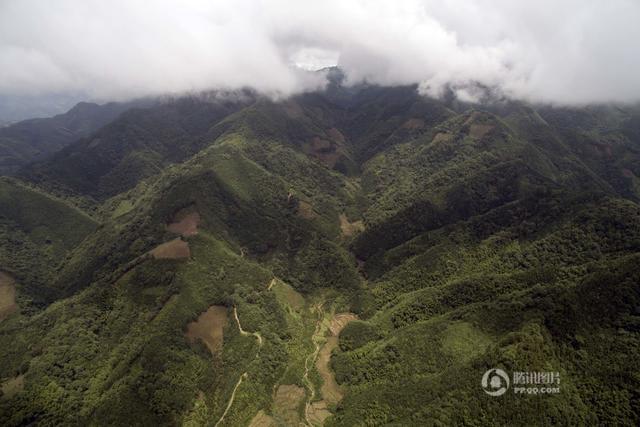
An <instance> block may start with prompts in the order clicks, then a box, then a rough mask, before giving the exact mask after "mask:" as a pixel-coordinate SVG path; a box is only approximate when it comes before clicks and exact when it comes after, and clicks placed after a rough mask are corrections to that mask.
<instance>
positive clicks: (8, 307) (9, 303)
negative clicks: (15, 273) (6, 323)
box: [0, 271, 18, 321]
mask: <svg viewBox="0 0 640 427" xmlns="http://www.w3.org/2000/svg"><path fill="white" fill-rule="evenodd" d="M17 309H18V305H17V304H16V286H15V282H14V281H13V279H12V278H11V276H9V275H8V274H6V273H3V272H1V271H0V321H2V320H4V319H6V318H7V317H9V316H10V315H11V314H13V313H14V312H15V311H16V310H17Z"/></svg>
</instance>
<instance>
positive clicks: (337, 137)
mask: <svg viewBox="0 0 640 427" xmlns="http://www.w3.org/2000/svg"><path fill="white" fill-rule="evenodd" d="M327 135H329V137H330V138H331V139H332V140H334V141H336V142H338V143H340V144H344V143H345V142H346V140H347V139H346V138H345V137H344V135H343V134H342V132H340V131H339V130H338V129H336V128H331V129H329V130H328V131H327Z"/></svg>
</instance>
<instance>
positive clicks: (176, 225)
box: [167, 210, 200, 237]
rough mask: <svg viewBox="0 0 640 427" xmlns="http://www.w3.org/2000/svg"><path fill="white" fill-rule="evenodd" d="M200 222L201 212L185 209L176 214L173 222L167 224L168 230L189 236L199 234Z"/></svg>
mask: <svg viewBox="0 0 640 427" xmlns="http://www.w3.org/2000/svg"><path fill="white" fill-rule="evenodd" d="M199 224H200V214H199V213H198V212H186V211H184V210H183V211H180V212H178V213H177V214H176V217H175V218H174V220H173V222H172V223H171V224H169V225H167V230H169V231H170V232H172V233H176V234H180V235H182V236H184V237H189V236H194V235H196V234H198V225H199Z"/></svg>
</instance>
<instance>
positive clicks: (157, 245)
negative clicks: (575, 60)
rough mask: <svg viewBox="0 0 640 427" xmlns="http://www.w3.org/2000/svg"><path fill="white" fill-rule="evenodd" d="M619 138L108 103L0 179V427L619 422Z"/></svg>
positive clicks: (636, 406) (262, 109)
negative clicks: (98, 117) (78, 134)
mask: <svg viewBox="0 0 640 427" xmlns="http://www.w3.org/2000/svg"><path fill="white" fill-rule="evenodd" d="M638 123H640V114H639V111H638V110H637V108H635V107H618V106H601V107H584V108H558V107H556V108H552V107H546V106H535V105H528V104H523V103H517V102H495V103H492V104H490V105H485V106H470V105H464V104H462V103H459V102H450V101H438V100H433V99H427V98H424V97H421V96H419V95H418V94H417V92H416V88H415V87H377V86H371V85H361V86H357V87H351V88H345V87H342V86H341V85H340V82H339V79H336V80H335V81H334V82H333V83H332V85H330V87H329V88H328V89H327V90H326V91H324V92H316V93H308V94H303V95H299V96H296V97H292V98H289V99H284V100H277V101H276V100H271V99H268V98H265V97H262V96H260V95H258V94H255V93H251V92H245V93H242V94H239V95H237V96H225V97H222V98H220V97H216V96H211V97H204V98H203V97H184V98H177V99H172V100H167V101H166V102H162V103H159V104H157V105H153V106H149V107H148V108H145V109H132V110H129V111H127V112H124V113H122V114H121V115H119V117H117V118H116V119H114V120H113V121H111V122H110V123H108V124H106V125H105V126H103V127H101V128H100V129H97V130H95V131H94V132H91V133H89V134H88V135H87V136H86V137H83V138H81V139H79V140H77V141H75V142H72V143H70V144H68V145H66V147H64V148H62V149H61V150H60V151H57V152H56V153H53V154H52V155H50V156H49V157H46V158H43V159H41V160H39V161H37V162H35V163H32V164H29V165H25V166H23V167H21V168H20V170H19V171H17V172H16V174H15V176H14V177H13V178H3V179H2V180H1V181H0V201H1V205H0V221H1V224H2V226H3V228H2V233H3V239H2V240H1V241H0V255H1V257H0V263H1V264H0V269H1V270H2V271H3V275H2V276H0V279H1V281H2V283H1V284H2V286H3V289H5V291H3V293H1V294H0V295H2V297H3V301H2V304H3V305H2V307H6V309H4V310H0V313H2V314H3V315H2V320H0V332H1V333H0V377H1V378H2V379H3V380H2V381H3V382H2V392H3V397H2V399H1V400H0V421H1V422H2V424H3V425H24V424H34V423H38V424H98V425H105V424H116V425H121V424H133V425H158V424H161V425H175V424H186V425H234V426H235V425H252V426H259V425H299V424H300V423H302V424H307V425H327V426H351V425H389V424H392V425H450V424H454V425H485V424H497V425H506V424H510V425H511V424H515V425H549V424H566V425H596V424H598V425H599V424H604V425H606V424H616V425H637V424H638V422H639V421H640V395H639V393H638V390H640V371H639V370H638V367H639V366H640V359H639V355H640V351H638V350H640V286H639V285H638V284H639V283H640V270H639V269H638V268H637V265H638V262H639V261H640V205H639V204H638V201H639V197H640V193H639V192H638V191H639V188H640V187H638V178H637V177H638V176H640V170H638V165H640V162H639V160H640V158H639V156H640V139H639V136H640V132H639V128H638ZM5 313H6V314H5ZM494 368H500V369H502V370H505V371H506V372H509V373H512V372H538V371H541V372H545V373H546V372H551V373H553V374H554V375H556V373H557V377H558V378H560V383H559V387H560V392H559V393H552V394H548V395H537V396H530V395H519V394H516V393H514V392H513V391H512V390H511V389H510V390H508V392H507V393H506V394H504V395H503V396H497V397H494V396H489V395H487V394H486V393H485V392H484V391H483V388H482V386H481V380H482V376H483V374H484V373H485V372H489V371H491V370H492V369H494ZM513 386H515V385H514V384H512V387H513Z"/></svg>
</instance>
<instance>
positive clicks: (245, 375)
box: [215, 306, 263, 427]
mask: <svg viewBox="0 0 640 427" xmlns="http://www.w3.org/2000/svg"><path fill="white" fill-rule="evenodd" d="M233 317H234V318H235V319H236V323H237V324H238V330H239V331H240V335H244V336H247V335H253V336H254V337H256V340H257V341H258V351H257V352H256V355H255V356H254V360H255V359H256V358H257V357H258V354H260V348H261V347H262V344H263V342H262V335H260V332H247V331H245V330H244V329H242V325H241V324H240V318H239V317H238V309H237V308H236V307H235V306H234V307H233ZM247 378H249V372H248V371H245V372H243V373H242V375H240V378H239V379H238V382H237V383H236V385H235V387H233V391H232V392H231V397H230V398H229V402H228V403H227V407H226V408H225V410H224V412H223V413H222V416H221V417H220V419H219V420H218V422H217V423H216V424H215V427H218V425H219V424H220V423H221V422H222V421H224V417H226V416H227V414H228V413H229V410H230V409H231V406H233V401H234V399H235V398H236V391H238V387H240V384H242V381H244V380H246V379H247Z"/></svg>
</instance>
